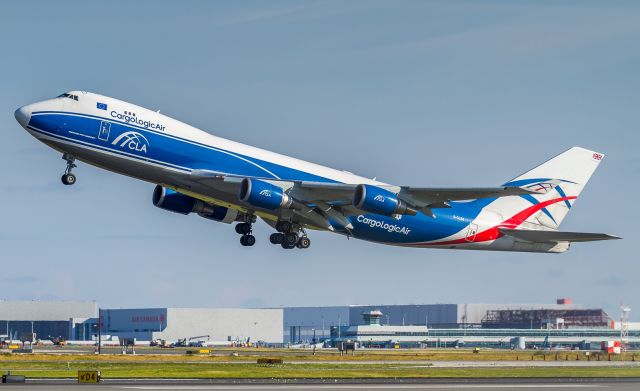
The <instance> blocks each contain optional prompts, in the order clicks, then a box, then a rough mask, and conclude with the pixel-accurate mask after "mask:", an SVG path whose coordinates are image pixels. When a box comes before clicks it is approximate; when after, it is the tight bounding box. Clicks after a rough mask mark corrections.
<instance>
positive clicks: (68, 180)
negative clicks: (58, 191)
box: [60, 173, 76, 186]
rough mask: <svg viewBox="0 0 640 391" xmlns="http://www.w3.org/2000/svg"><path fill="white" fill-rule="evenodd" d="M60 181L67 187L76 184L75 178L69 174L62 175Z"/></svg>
mask: <svg viewBox="0 0 640 391" xmlns="http://www.w3.org/2000/svg"><path fill="white" fill-rule="evenodd" d="M60 179H61V180H62V183H63V184H65V185H67V186H70V185H73V184H74V183H76V176H75V175H73V174H71V173H69V174H64V175H63V176H62V178H60Z"/></svg>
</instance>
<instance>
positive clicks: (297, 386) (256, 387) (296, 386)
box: [120, 383, 606, 390]
mask: <svg viewBox="0 0 640 391" xmlns="http://www.w3.org/2000/svg"><path fill="white" fill-rule="evenodd" d="M596 387H600V388H602V387H606V385H603V384H553V383H550V384H518V383H513V384H465V383H457V384H340V383H335V384H304V385H303V384H274V385H211V386H199V385H182V386H123V387H120V388H123V389H133V390H278V389H283V388H284V389H335V388H338V389H356V390H362V389H366V390H370V389H394V390H396V389H405V390H406V389H409V390H423V389H451V388H456V389H465V388H596Z"/></svg>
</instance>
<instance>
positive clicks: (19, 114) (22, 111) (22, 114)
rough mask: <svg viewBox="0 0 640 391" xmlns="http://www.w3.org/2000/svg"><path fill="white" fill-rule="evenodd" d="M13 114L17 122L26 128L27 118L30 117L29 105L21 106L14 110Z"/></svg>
mask: <svg viewBox="0 0 640 391" xmlns="http://www.w3.org/2000/svg"><path fill="white" fill-rule="evenodd" d="M13 115H15V116H16V120H17V121H18V123H19V124H20V125H21V126H22V127H23V128H26V127H27V124H28V123H29V119H30V118H31V110H30V109H29V106H22V107H21V108H19V109H18V110H16V112H15V113H13Z"/></svg>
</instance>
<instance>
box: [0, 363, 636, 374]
mask: <svg viewBox="0 0 640 391" xmlns="http://www.w3.org/2000/svg"><path fill="white" fill-rule="evenodd" d="M0 370H1V371H2V372H3V373H4V372H5V371H7V370H10V371H11V373H12V374H18V375H25V376H27V377H28V378H37V377H47V378H65V377H66V378H69V377H70V378H73V377H76V375H77V371H78V370H100V371H101V374H102V377H103V378H451V377H453V378H464V377H470V378H476V377H481V378H489V377H640V367H631V368H628V367H598V368H586V367H554V368H431V367H429V366H428V365H407V364H350V365H344V364H317V363H308V364H283V365H276V366H259V365H256V364H241V363H215V362H212V363H193V362H192V363H145V362H101V361H94V362H15V363H14V362H11V363H2V364H0Z"/></svg>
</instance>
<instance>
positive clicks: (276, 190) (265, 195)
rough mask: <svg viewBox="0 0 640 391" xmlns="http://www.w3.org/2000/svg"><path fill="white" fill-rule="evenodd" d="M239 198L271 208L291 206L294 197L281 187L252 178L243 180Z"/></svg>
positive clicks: (258, 205) (254, 204) (261, 206)
mask: <svg viewBox="0 0 640 391" xmlns="http://www.w3.org/2000/svg"><path fill="white" fill-rule="evenodd" d="M238 198H239V199H240V201H243V202H247V203H249V204H251V205H253V206H257V207H259V208H264V209H271V210H275V209H278V208H289V207H291V205H292V204H293V199H292V198H291V197H289V196H288V195H287V194H285V193H284V190H283V189H282V188H281V187H278V186H275V185H272V184H271V183H269V182H265V181H261V180H259V179H252V178H245V179H243V180H242V184H241V185H240V192H239V193H238Z"/></svg>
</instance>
